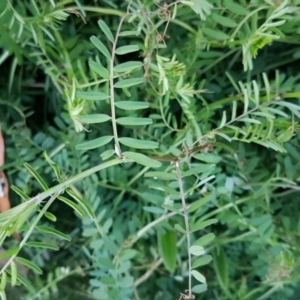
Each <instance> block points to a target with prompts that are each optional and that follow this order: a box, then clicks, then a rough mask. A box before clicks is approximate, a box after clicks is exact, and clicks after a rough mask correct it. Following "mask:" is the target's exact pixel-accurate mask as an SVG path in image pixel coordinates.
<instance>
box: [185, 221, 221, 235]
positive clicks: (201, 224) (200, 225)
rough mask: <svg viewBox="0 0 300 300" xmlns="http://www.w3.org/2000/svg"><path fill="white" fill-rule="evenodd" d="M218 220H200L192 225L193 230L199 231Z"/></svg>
mask: <svg viewBox="0 0 300 300" xmlns="http://www.w3.org/2000/svg"><path fill="white" fill-rule="evenodd" d="M217 222H218V219H209V220H206V221H198V222H197V223H195V224H193V225H192V226H191V230H190V231H191V232H194V231H198V230H201V229H204V228H206V227H207V226H210V225H212V224H215V223H217Z"/></svg>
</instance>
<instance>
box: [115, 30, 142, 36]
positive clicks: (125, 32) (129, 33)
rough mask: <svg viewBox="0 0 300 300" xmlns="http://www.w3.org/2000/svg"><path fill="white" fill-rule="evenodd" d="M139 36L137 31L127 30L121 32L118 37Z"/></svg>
mask: <svg viewBox="0 0 300 300" xmlns="http://www.w3.org/2000/svg"><path fill="white" fill-rule="evenodd" d="M133 35H134V36H139V35H140V33H139V31H132V30H131V31H130V30H127V31H121V32H120V34H119V36H133Z"/></svg>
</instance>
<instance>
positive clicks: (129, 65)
mask: <svg viewBox="0 0 300 300" xmlns="http://www.w3.org/2000/svg"><path fill="white" fill-rule="evenodd" d="M142 66H143V63H142V62H141V61H127V62H125V63H122V64H119V65H117V66H115V67H114V71H115V72H118V73H121V72H131V71H132V70H134V69H139V68H141V67H142Z"/></svg>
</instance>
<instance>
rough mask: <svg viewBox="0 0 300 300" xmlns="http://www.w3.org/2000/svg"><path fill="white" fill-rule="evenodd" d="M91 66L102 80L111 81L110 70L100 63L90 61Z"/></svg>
mask: <svg viewBox="0 0 300 300" xmlns="http://www.w3.org/2000/svg"><path fill="white" fill-rule="evenodd" d="M89 66H90V69H91V70H93V71H94V72H95V73H97V74H98V75H100V76H101V77H102V78H104V79H109V72H108V70H107V69H106V68H104V67H103V66H102V65H101V64H100V63H98V62H95V61H92V60H90V61H89Z"/></svg>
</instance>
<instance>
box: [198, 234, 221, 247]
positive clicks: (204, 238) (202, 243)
mask: <svg viewBox="0 0 300 300" xmlns="http://www.w3.org/2000/svg"><path fill="white" fill-rule="evenodd" d="M215 237H216V236H215V235H214V233H207V234H205V235H204V236H202V237H201V238H199V239H198V240H197V241H196V242H194V245H198V246H202V247H203V246H206V245H207V244H209V243H210V242H211V241H212V240H213V239H214V238H215Z"/></svg>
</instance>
